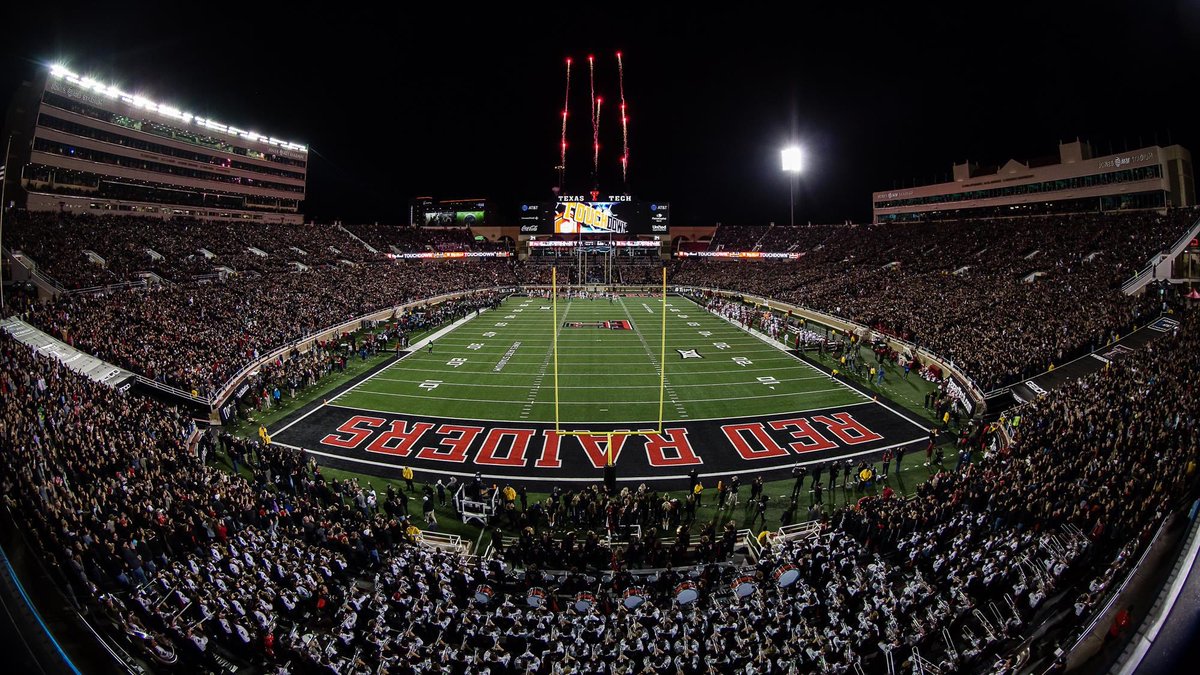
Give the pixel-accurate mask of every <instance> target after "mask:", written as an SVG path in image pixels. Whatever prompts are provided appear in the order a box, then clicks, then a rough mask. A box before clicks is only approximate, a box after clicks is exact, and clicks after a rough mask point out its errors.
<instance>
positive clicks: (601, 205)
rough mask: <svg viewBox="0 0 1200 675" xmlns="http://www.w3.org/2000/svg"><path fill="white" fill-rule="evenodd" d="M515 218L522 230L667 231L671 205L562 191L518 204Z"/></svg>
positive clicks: (655, 232)
mask: <svg viewBox="0 0 1200 675" xmlns="http://www.w3.org/2000/svg"><path fill="white" fill-rule="evenodd" d="M519 219H520V223H521V233H522V234H632V235H638V234H667V233H668V232H669V230H670V227H671V206H670V204H667V203H666V202H641V201H634V200H633V199H632V198H631V197H629V196H628V195H610V196H609V197H608V198H607V200H606V201H595V200H589V199H587V198H586V197H583V196H580V195H564V196H560V197H559V199H558V201H557V202H552V203H545V202H540V203H526V204H522V205H521V213H520V215H519Z"/></svg>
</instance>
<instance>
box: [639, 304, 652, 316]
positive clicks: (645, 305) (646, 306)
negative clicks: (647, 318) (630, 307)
mask: <svg viewBox="0 0 1200 675" xmlns="http://www.w3.org/2000/svg"><path fill="white" fill-rule="evenodd" d="M642 307H645V308H646V311H647V312H649V313H651V314H653V313H654V310H652V309H650V305H647V304H646V303H644V302H643V303H642Z"/></svg>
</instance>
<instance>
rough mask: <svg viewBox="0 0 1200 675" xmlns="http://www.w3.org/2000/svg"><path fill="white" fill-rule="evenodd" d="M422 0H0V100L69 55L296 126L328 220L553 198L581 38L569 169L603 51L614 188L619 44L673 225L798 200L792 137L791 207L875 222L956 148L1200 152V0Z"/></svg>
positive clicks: (164, 94)
mask: <svg viewBox="0 0 1200 675" xmlns="http://www.w3.org/2000/svg"><path fill="white" fill-rule="evenodd" d="M372 4H373V3H372ZM428 4H429V5H430V6H432V7H439V6H441V7H447V8H448V9H447V10H446V11H444V12H443V13H440V14H434V13H430V14H422V13H420V12H414V11H413V10H412V9H411V7H410V5H411V3H391V6H392V8H391V9H383V10H376V9H374V8H368V7H369V5H368V3H329V2H324V3H315V4H307V3H295V4H291V5H283V6H280V7H278V8H276V9H260V8H255V7H252V6H251V5H252V3H237V4H223V3H219V2H218V3H159V4H155V5H152V4H147V5H144V6H139V5H138V3H88V4H87V5H79V6H72V5H71V3H39V2H22V3H6V4H5V7H4V14H3V17H4V18H3V20H2V21H0V23H2V25H3V26H4V28H3V32H2V33H0V36H2V39H0V96H3V98H4V99H5V100H7V98H8V96H9V95H10V94H11V93H12V92H13V91H15V89H16V87H17V85H18V84H19V83H20V81H21V80H23V79H30V78H31V77H32V76H33V74H34V72H35V71H36V69H37V68H38V67H39V64H44V63H51V62H55V61H61V62H63V63H65V64H66V65H68V67H70V68H71V69H73V70H76V71H77V72H80V73H81V74H84V75H94V76H97V77H98V79H105V80H112V81H115V83H116V84H118V85H119V86H121V87H122V88H123V89H126V90H136V91H137V92H139V93H143V94H145V95H147V97H148V98H151V99H152V100H157V101H160V102H163V103H170V104H173V105H176V106H178V107H180V108H182V109H184V110H187V111H189V112H192V113H194V114H197V115H204V116H211V117H213V118H215V119H217V120H219V121H222V122H224V123H226V124H232V125H236V126H238V127H241V128H244V129H252V130H254V131H258V132H260V133H265V134H269V135H274V136H277V137H280V138H283V139H286V140H293V141H297V142H301V143H307V144H308V145H309V147H310V149H311V153H310V164H309V182H308V199H307V201H306V203H305V209H304V210H305V213H306V214H307V215H308V216H309V217H310V218H316V219H318V220H323V221H327V220H331V219H334V218H340V219H342V220H346V221H373V220H379V221H384V222H388V221H390V222H400V221H401V220H406V219H407V214H408V207H407V203H408V199H409V198H411V197H413V196H416V195H432V196H434V197H436V198H459V197H487V198H490V199H492V200H494V201H495V202H496V203H497V205H498V206H500V207H501V209H502V210H501V213H502V215H503V214H515V206H516V204H518V203H519V202H521V201H524V200H546V199H549V198H550V197H551V193H550V188H551V187H552V186H554V185H556V183H557V174H556V172H555V171H554V166H555V165H556V164H557V163H558V143H559V131H560V128H559V125H560V114H561V109H562V98H563V86H564V59H565V57H567V56H572V57H573V58H574V65H573V69H572V94H571V110H572V114H571V117H570V124H569V127H568V143H569V144H570V150H569V153H568V158H567V191H568V192H582V191H584V190H587V189H589V188H590V186H591V183H592V178H591V124H590V119H589V115H588V93H587V69H586V56H587V55H588V54H589V53H592V54H595V55H596V58H597V90H598V91H597V93H598V95H601V96H603V97H604V99H605V102H604V106H603V107H602V119H601V139H600V140H601V145H602V147H601V154H600V163H601V176H600V188H601V190H602V191H603V192H606V193H607V192H621V191H622V185H621V180H620V168H619V164H618V157H619V154H620V145H621V138H620V128H619V119H618V115H617V109H616V106H615V105H612V104H613V103H615V102H616V100H617V73H616V70H617V68H616V59H615V56H614V54H615V52H616V51H617V50H621V51H622V53H623V55H624V60H625V71H626V72H625V90H626V99H627V103H628V106H629V117H630V122H629V136H630V156H631V160H630V192H631V193H632V194H634V195H635V196H636V197H639V198H642V199H647V200H670V202H671V203H672V211H673V215H672V222H673V224H675V225H707V224H712V223H714V222H722V223H727V224H760V223H766V222H769V221H777V222H786V220H787V218H788V184H787V179H786V178H785V177H784V175H783V174H782V172H781V171H780V170H779V150H780V149H781V148H782V147H783V146H784V145H786V144H787V143H788V141H789V140H790V139H792V138H794V139H795V140H796V141H798V142H799V144H800V145H802V146H803V147H804V148H805V149H806V152H807V155H808V159H807V165H808V166H807V170H806V173H805V175H804V176H803V178H802V179H801V181H800V184H799V190H798V191H797V210H796V218H797V221H804V220H811V221H813V222H839V221H842V220H846V219H851V220H855V221H862V220H865V219H867V218H869V216H870V193H871V191H873V190H881V189H888V188H892V187H896V186H900V185H905V184H912V183H913V181H914V180H915V181H916V182H917V183H926V182H930V181H933V180H945V179H947V178H948V177H949V173H950V166H951V164H952V162H954V161H962V160H965V159H970V160H972V161H977V162H979V163H981V164H1001V163H1003V162H1004V160H1006V159H1008V158H1009V157H1016V158H1019V159H1032V158H1038V157H1045V156H1048V155H1054V154H1055V153H1056V152H1057V148H1056V143H1057V142H1058V141H1059V140H1071V139H1074V138H1075V137H1077V136H1078V137H1081V138H1083V139H1085V140H1091V141H1092V142H1093V145H1094V146H1095V147H1096V149H1097V152H1098V153H1100V154H1104V153H1107V152H1108V151H1109V149H1110V147H1111V149H1112V150H1113V151H1118V150H1122V149H1124V148H1134V147H1139V146H1140V145H1149V144H1152V143H1155V142H1156V141H1157V142H1158V143H1160V144H1162V145H1166V144H1167V141H1168V137H1169V138H1170V140H1171V141H1173V142H1175V143H1181V144H1183V145H1184V146H1185V147H1187V148H1188V149H1190V150H1192V151H1193V152H1197V151H1200V143H1197V140H1200V139H1198V135H1200V132H1198V131H1197V125H1196V120H1197V119H1200V110H1198V109H1196V108H1194V107H1188V105H1187V104H1186V102H1187V101H1188V100H1190V99H1192V98H1193V97H1195V96H1197V94H1200V87H1197V84H1198V80H1200V76H1198V72H1200V0H1174V1H1173V2H1158V1H1155V0H1143V1H1140V2H1126V3H1119V5H1115V6H1111V7H1110V6H1108V5H1105V4H1103V3H1095V2H1092V3H1057V2H1045V1H1043V2H1037V3H1029V4H1027V5H1026V4H1024V3H1015V2H1006V3H987V4H986V5H987V6H986V9H987V11H986V12H985V11H981V10H980V7H981V6H983V3H957V4H956V5H953V6H951V8H949V9H938V10H936V11H934V10H921V11H922V12H926V13H924V14H918V13H916V11H915V10H914V11H904V10H901V9H870V8H864V7H863V4H864V3H842V4H846V5H853V6H854V7H855V10H854V11H849V10H846V11H840V12H839V11H834V10H827V9H815V8H810V7H808V5H810V4H812V3H799V2H796V3H790V4H791V5H794V6H795V7H796V9H794V10H790V11H792V12H793V13H790V14H789V13H785V12H781V11H779V10H776V9H775V8H773V7H771V6H770V5H765V4H764V5H762V8H761V9H759V8H757V6H758V3H731V6H735V7H740V8H747V9H746V11H742V12H728V13H721V14H709V13H704V12H701V11H698V10H688V11H683V10H681V9H680V8H679V7H680V6H679V5H677V3H672V4H673V5H675V11H670V10H668V9H646V8H644V7H642V5H644V4H645V3H621V4H618V3H604V4H605V9H604V10H594V11H593V10H589V11H587V12H575V11H565V10H560V11H540V12H532V11H526V10H518V9H515V8H516V7H518V6H519V4H518V3H509V4H507V7H508V9H507V11H502V10H499V9H492V10H487V11H485V12H482V13H481V12H477V11H469V10H468V9H467V5H466V4H463V3H428ZM772 4H774V3H772ZM889 4H890V5H900V4H902V3H889ZM904 4H907V3H904ZM14 5H15V6H14ZM175 7H178V9H176V8H175ZM510 220H511V219H510Z"/></svg>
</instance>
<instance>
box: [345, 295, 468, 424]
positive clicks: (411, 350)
mask: <svg viewBox="0 0 1200 675" xmlns="http://www.w3.org/2000/svg"><path fill="white" fill-rule="evenodd" d="M486 311H487V310H486V309H484V310H483V311H481V312H480V313H479V314H468V315H467V316H464V317H463V318H461V319H459V320H458V321H455V322H454V323H452V324H450V325H449V326H445V327H443V328H442V329H441V330H438V331H437V332H435V333H433V334H432V335H428V336H426V337H424V338H421V339H420V340H418V341H417V342H416V343H415V344H412V345H409V347H408V352H407V353H406V354H405V355H404V356H401V357H400V358H398V359H395V360H394V361H392V362H391V363H389V364H387V365H386V366H384V367H382V368H380V369H379V370H377V371H375V372H373V373H371V374H370V375H368V376H367V377H365V378H363V380H362V381H361V382H358V383H356V384H355V385H354V386H353V387H349V388H347V389H346V390H345V391H342V392H341V393H339V394H338V395H336V396H334V397H333V398H331V399H329V402H330V403H332V402H333V401H336V400H338V399H339V398H341V397H343V396H345V395H346V394H349V393H350V392H352V391H354V390H355V389H358V388H359V387H361V386H363V385H364V384H366V383H367V382H369V381H370V380H372V379H374V378H375V377H378V376H379V375H381V374H383V372H384V371H386V370H388V369H390V368H391V367H392V366H394V365H396V364H397V363H400V362H401V361H403V360H405V359H407V358H408V357H410V356H412V355H413V354H415V353H417V352H418V351H420V350H421V348H422V347H424V346H425V345H427V344H429V343H430V342H431V341H433V340H436V339H437V338H439V337H441V336H443V335H445V334H446V333H449V332H450V331H452V330H454V329H456V328H458V327H459V326H461V325H463V324H465V323H467V322H468V321H470V320H471V319H474V318H476V317H478V316H482V315H483V313H484V312H486Z"/></svg>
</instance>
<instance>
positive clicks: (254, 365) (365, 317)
mask: <svg viewBox="0 0 1200 675" xmlns="http://www.w3.org/2000/svg"><path fill="white" fill-rule="evenodd" d="M499 288H501V287H494V288H474V289H470V290H464V291H455V292H453V293H444V294H442V295H437V296H434V297H431V298H422V299H420V300H413V301H411V302H406V303H403V304H400V305H393V306H392V307H388V308H385V309H379V310H375V311H373V312H367V313H366V314H362V315H359V316H357V317H355V318H353V319H348V320H346V321H343V322H341V323H338V324H335V325H333V326H327V327H325V328H322V329H321V330H318V331H315V332H312V333H309V334H308V335H306V336H304V337H302V338H299V339H296V340H293V341H292V342H289V343H287V344H286V345H283V346H280V347H276V348H275V349H272V350H271V351H269V352H267V353H266V354H264V355H262V356H260V357H259V358H257V359H255V360H254V361H251V362H250V363H248V364H246V365H245V366H244V367H243V368H242V369H241V370H239V371H238V372H237V374H235V375H234V376H233V377H231V378H229V379H228V380H227V381H226V382H225V384H223V385H221V388H220V389H218V390H217V393H216V395H215V396H213V397H212V398H211V399H210V400H209V405H210V406H211V407H212V408H213V409H214V410H215V409H217V408H219V407H221V406H222V405H224V403H225V400H226V399H228V398H229V395H230V394H231V393H233V391H234V390H235V389H237V387H238V386H240V385H241V384H242V381H243V380H245V379H246V376H247V375H249V374H250V373H252V372H254V371H255V370H258V369H259V368H261V367H262V366H263V365H265V364H267V363H270V362H271V361H274V360H275V359H276V358H278V357H280V356H282V355H284V354H286V353H288V352H289V351H291V350H292V349H298V348H301V347H303V346H306V345H311V344H312V343H313V342H315V341H318V340H322V339H326V338H329V337H331V336H334V335H341V334H342V333H344V332H347V331H353V330H357V329H358V328H359V327H360V326H362V323H363V322H364V321H383V320H386V319H390V318H391V317H392V316H394V315H395V313H396V312H402V311H404V310H406V309H410V308H413V307H419V306H422V305H428V304H438V303H442V302H446V301H448V300H454V299H456V298H460V297H463V296H466V295H472V294H474V293H479V292H481V291H489V290H497V289H499Z"/></svg>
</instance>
